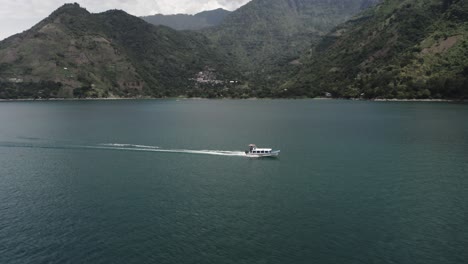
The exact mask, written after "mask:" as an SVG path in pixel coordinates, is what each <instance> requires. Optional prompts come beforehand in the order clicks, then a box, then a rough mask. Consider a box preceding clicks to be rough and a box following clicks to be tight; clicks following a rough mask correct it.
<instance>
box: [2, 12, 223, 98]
mask: <svg viewBox="0 0 468 264" xmlns="http://www.w3.org/2000/svg"><path fill="white" fill-rule="evenodd" d="M224 61H226V59H225V58H223V55H222V54H221V53H218V52H216V50H215V49H213V48H212V46H211V45H210V43H209V41H208V39H207V38H206V37H204V36H203V35H201V34H196V33H190V32H187V33H185V32H177V31H175V30H173V29H170V28H168V27H163V26H158V27H156V26H153V25H151V24H148V23H146V22H145V21H143V20H141V19H139V18H137V17H133V16H130V15H128V14H126V13H125V12H123V11H118V10H113V11H108V12H104V13H100V14H90V13H89V12H88V11H86V10H85V9H83V8H81V7H79V6H78V5H77V4H67V5H64V6H63V7H61V8H59V9H58V10H57V11H55V12H54V13H53V14H52V15H51V16H49V17H48V18H46V19H45V20H43V21H42V22H40V23H39V24H38V25H36V26H34V27H33V28H32V29H30V30H28V31H26V32H24V33H22V34H18V35H15V36H13V37H10V38H8V39H6V40H4V41H2V42H0V97H2V98H15V97H83V96H86V97H111V96H117V97H127V96H155V97H160V96H174V95H181V94H187V93H189V92H190V90H191V89H192V88H193V87H194V86H195V85H196V83H195V82H194V81H193V80H191V79H193V78H195V77H196V74H197V73H199V72H200V71H204V70H205V69H207V68H209V69H210V71H212V72H216V74H217V77H219V78H223V77H226V78H227V76H228V75H229V74H230V72H231V71H230V70H229V66H228V65H226V64H224ZM218 69H219V70H218ZM225 73H226V75H225ZM51 84H54V85H51ZM50 87H54V88H53V89H51V88H50Z"/></svg>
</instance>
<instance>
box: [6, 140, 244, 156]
mask: <svg viewBox="0 0 468 264" xmlns="http://www.w3.org/2000/svg"><path fill="white" fill-rule="evenodd" d="M0 147H11V148H33V149H89V150H93V149H94V150H109V151H113V150H114V151H138V152H158V153H179V154H197V155H212V156H230V157H245V156H246V155H245V153H244V152H243V151H226V150H192V149H163V148H160V147H158V146H147V145H136V144H121V143H103V144H96V145H82V144H63V143H58V142H48V143H36V142H0Z"/></svg>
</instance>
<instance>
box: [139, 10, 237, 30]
mask: <svg viewBox="0 0 468 264" xmlns="http://www.w3.org/2000/svg"><path fill="white" fill-rule="evenodd" d="M230 13H231V12H230V11H227V10H224V9H222V8H219V9H216V10H210V11H204V12H201V13H198V14H195V15H186V14H177V15H161V14H157V15H153V16H144V17H141V18H142V19H143V20H145V21H146V22H148V23H151V24H153V25H163V26H168V27H170V28H173V29H176V30H199V29H204V28H209V27H214V26H217V25H219V24H220V23H221V22H222V21H223V20H224V19H225V18H226V16H227V15H229V14H230Z"/></svg>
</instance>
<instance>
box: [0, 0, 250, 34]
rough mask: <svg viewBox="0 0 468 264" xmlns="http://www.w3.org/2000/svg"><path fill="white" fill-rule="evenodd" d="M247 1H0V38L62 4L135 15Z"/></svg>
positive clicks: (230, 5) (226, 6)
mask: <svg viewBox="0 0 468 264" xmlns="http://www.w3.org/2000/svg"><path fill="white" fill-rule="evenodd" d="M249 1H250V0H103V1H99V0H75V1H73V0H71V1H63V0H0V40H2V39H4V38H6V37H8V36H11V35H13V34H16V33H20V32H22V31H23V30H27V29H29V28H31V27H32V26H33V25H34V24H36V23H37V22H39V21H41V20H42V19H44V18H45V17H47V16H48V15H49V14H50V13H52V12H53V11H54V10H55V9H57V8H58V7H60V6H61V5H63V4H65V3H70V2H77V3H79V4H80V5H81V7H84V8H86V9H87V10H88V11H89V12H92V13H98V12H103V11H106V10H109V9H122V10H124V11H126V12H127V13H130V14H132V15H136V16H145V15H154V14H157V13H160V14H177V13H184V14H195V13H198V12H200V11H204V10H212V9H216V8H220V7H221V8H224V9H227V10H234V9H236V8H238V7H240V6H242V5H244V4H245V3H247V2H249Z"/></svg>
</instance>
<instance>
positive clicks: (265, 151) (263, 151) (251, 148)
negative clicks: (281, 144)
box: [245, 144, 272, 154]
mask: <svg viewBox="0 0 468 264" xmlns="http://www.w3.org/2000/svg"><path fill="white" fill-rule="evenodd" d="M271 152H272V149H268V148H257V146H255V145H254V144H250V145H249V150H248V151H246V152H245V153H246V154H271Z"/></svg>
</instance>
